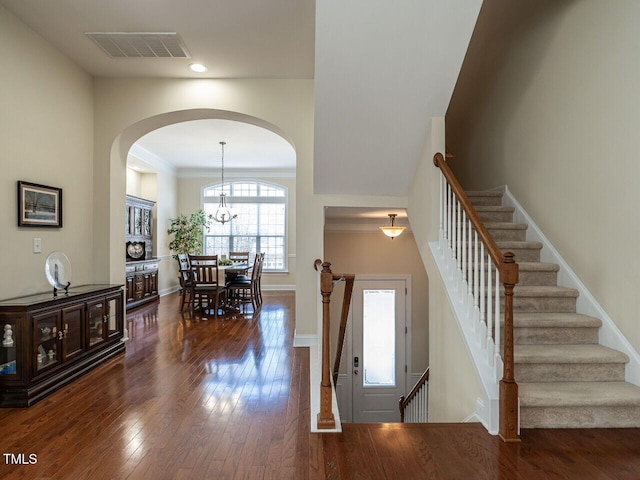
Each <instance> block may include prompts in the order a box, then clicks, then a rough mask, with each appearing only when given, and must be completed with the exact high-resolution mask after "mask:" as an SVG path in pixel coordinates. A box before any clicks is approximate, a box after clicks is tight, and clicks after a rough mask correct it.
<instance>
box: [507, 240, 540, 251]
mask: <svg viewBox="0 0 640 480" xmlns="http://www.w3.org/2000/svg"><path fill="white" fill-rule="evenodd" d="M496 245H497V246H498V248H499V249H501V250H504V249H507V248H542V243H541V242H530V241H525V240H500V241H498V242H496Z"/></svg>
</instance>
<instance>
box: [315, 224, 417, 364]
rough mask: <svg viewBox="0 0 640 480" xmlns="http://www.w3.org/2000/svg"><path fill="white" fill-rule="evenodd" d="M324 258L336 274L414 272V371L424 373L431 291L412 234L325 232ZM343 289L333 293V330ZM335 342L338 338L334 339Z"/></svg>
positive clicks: (412, 326)
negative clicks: (397, 235) (391, 236)
mask: <svg viewBox="0 0 640 480" xmlns="http://www.w3.org/2000/svg"><path fill="white" fill-rule="evenodd" d="M324 259H325V260H326V261H329V262H331V270H332V271H333V272H335V273H355V274H356V278H357V276H358V275H367V274H375V275H379V274H403V275H406V274H409V275H411V289H412V298H411V300H412V301H411V340H412V342H411V354H412V355H411V367H412V372H411V373H422V372H424V370H425V369H426V368H427V366H428V361H429V360H428V359H429V350H428V341H429V316H428V308H429V294H428V281H427V273H426V271H425V269H424V265H423V263H422V260H421V258H420V253H419V252H418V248H417V247H416V243H415V240H414V238H413V234H412V233H411V232H405V233H403V234H402V235H400V236H399V237H397V238H394V239H393V240H391V239H390V238H388V237H386V236H384V235H383V234H382V233H381V232H371V233H356V232H326V233H325V236H324ZM343 293H344V290H343V288H342V289H340V291H338V290H336V295H335V298H334V296H332V303H331V306H332V313H331V318H332V320H335V323H334V322H333V321H332V326H331V327H332V328H331V330H332V332H334V333H336V332H337V330H338V325H339V318H340V308H341V304H342V296H343ZM332 345H335V341H334V342H332Z"/></svg>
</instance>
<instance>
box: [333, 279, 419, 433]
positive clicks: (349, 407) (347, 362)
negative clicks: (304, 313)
mask: <svg viewBox="0 0 640 480" xmlns="http://www.w3.org/2000/svg"><path fill="white" fill-rule="evenodd" d="M385 280H388V281H394V280H401V281H402V280H404V283H405V288H406V295H405V315H406V323H405V326H406V328H407V333H406V335H405V336H404V341H405V345H404V348H405V352H406V359H405V364H406V374H405V385H404V388H403V390H404V394H405V395H406V394H407V393H408V391H409V388H411V387H413V384H411V385H409V384H410V383H411V381H412V374H411V372H413V370H412V368H411V314H412V312H411V298H412V297H411V275H410V274H377V275H373V274H371V275H360V274H356V278H355V283H354V289H355V286H356V284H357V283H358V281H360V282H367V281H385ZM351 301H352V303H353V299H352V300H351ZM345 337H346V338H345V341H344V348H343V350H342V359H341V360H340V365H344V367H345V370H344V371H345V372H346V373H341V374H339V375H338V383H337V384H336V394H337V399H338V405H339V408H340V419H341V421H343V422H352V421H353V368H352V361H353V305H351V307H350V308H349V318H348V321H347V330H346V335H345Z"/></svg>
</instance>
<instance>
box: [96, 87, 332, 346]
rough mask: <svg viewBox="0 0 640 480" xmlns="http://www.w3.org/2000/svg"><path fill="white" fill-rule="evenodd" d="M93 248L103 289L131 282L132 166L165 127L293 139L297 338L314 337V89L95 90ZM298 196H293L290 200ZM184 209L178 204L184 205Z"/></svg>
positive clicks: (318, 228) (317, 234)
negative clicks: (214, 125) (198, 124)
mask: <svg viewBox="0 0 640 480" xmlns="http://www.w3.org/2000/svg"><path fill="white" fill-rule="evenodd" d="M94 84H95V111H96V116H95V142H94V165H95V175H94V191H95V195H96V198H97V199H98V202H97V203H98V204H99V205H100V208H102V207H104V209H105V210H106V212H104V214H103V215H102V216H101V219H104V218H108V219H109V221H108V222H104V221H102V220H99V219H98V217H97V213H96V217H95V221H94V228H95V231H96V234H95V235H94V245H95V246H94V248H95V249H96V250H100V251H104V252H105V255H104V256H102V257H100V259H99V261H98V265H97V272H99V273H98V276H99V278H98V279H102V280H103V281H112V282H122V281H123V280H124V252H123V250H122V248H121V243H122V240H121V239H122V235H121V232H120V231H119V226H120V225H122V224H123V222H124V195H125V177H126V174H125V159H126V156H127V152H128V151H129V148H130V146H131V145H132V144H133V143H134V142H135V141H136V140H137V139H138V138H140V137H141V136H142V135H144V134H146V133H148V132H149V131H151V130H154V129H156V128H159V127H161V126H164V125H167V124H170V123H176V122H179V121H186V120H193V119H197V118H229V119H234V120H240V121H247V122H249V123H255V124H256V125H259V126H263V127H265V128H269V129H271V130H273V131H275V132H276V133H278V134H280V135H281V136H283V137H284V138H286V139H287V140H288V141H290V143H291V144H292V146H293V147H294V149H295V151H296V162H297V163H296V187H295V190H296V191H295V198H296V206H297V207H296V222H295V238H296V241H297V251H296V259H295V260H296V263H297V264H299V265H305V266H306V268H302V267H300V268H297V269H296V280H297V286H296V333H297V334H303V335H305V334H315V332H316V328H317V324H316V319H317V292H316V289H315V286H316V276H315V272H314V270H313V260H314V259H315V258H317V257H319V256H321V255H322V208H321V205H320V204H319V203H318V202H317V201H316V200H314V198H313V193H312V192H313V177H312V174H313V82H312V81H310V80H188V79H113V78H99V79H96V80H95V82H94ZM291 193H292V192H290V194H291ZM179 203H180V201H178V204H179Z"/></svg>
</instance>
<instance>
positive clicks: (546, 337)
mask: <svg viewBox="0 0 640 480" xmlns="http://www.w3.org/2000/svg"><path fill="white" fill-rule="evenodd" d="M513 333H514V338H515V343H516V345H581V344H582V345H586V344H589V345H595V344H597V343H598V329H597V328H589V327H585V328H571V327H567V328H564V327H562V328H559V327H552V328H540V327H520V328H514V329H513Z"/></svg>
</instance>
